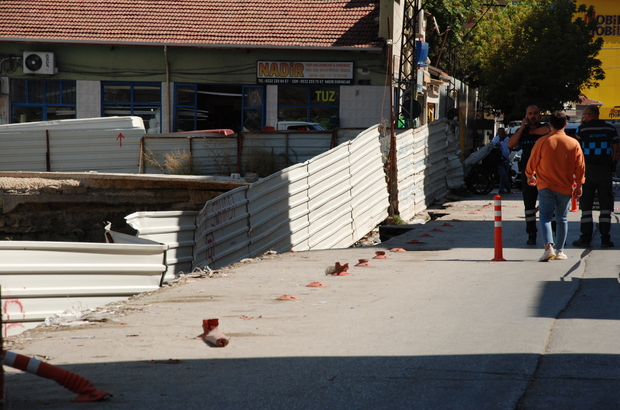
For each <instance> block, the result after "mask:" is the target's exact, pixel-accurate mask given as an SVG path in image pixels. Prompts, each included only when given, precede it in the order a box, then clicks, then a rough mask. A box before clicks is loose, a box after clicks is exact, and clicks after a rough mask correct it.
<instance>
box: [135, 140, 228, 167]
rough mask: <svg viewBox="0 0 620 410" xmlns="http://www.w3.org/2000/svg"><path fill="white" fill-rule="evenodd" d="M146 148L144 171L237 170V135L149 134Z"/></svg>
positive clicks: (145, 142) (145, 143)
mask: <svg viewBox="0 0 620 410" xmlns="http://www.w3.org/2000/svg"><path fill="white" fill-rule="evenodd" d="M143 151H144V155H143V161H142V162H143V171H144V173H147V174H162V173H166V174H173V173H186V174H189V173H191V174H194V175H230V174H231V173H233V172H235V171H236V169H237V138H232V137H222V136H216V135H215V134H214V136H213V137H211V138H206V137H200V138H199V137H196V136H195V135H194V136H192V135H191V134H162V135H158V136H152V135H147V136H145V138H144V146H143ZM190 156H191V164H190ZM190 165H191V168H190Z"/></svg>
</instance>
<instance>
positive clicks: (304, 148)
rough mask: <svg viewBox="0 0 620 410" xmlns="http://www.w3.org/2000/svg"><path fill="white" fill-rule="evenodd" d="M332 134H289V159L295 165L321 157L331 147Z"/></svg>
mask: <svg viewBox="0 0 620 410" xmlns="http://www.w3.org/2000/svg"><path fill="white" fill-rule="evenodd" d="M331 141H332V133H331V132H307V131H305V132H293V133H289V134H288V146H287V152H288V158H289V161H291V163H293V164H297V163H300V162H305V161H307V160H309V159H312V158H314V157H316V156H317V155H321V154H322V153H324V152H325V151H328V150H329V149H330V147H331Z"/></svg>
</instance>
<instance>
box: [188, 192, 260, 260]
mask: <svg viewBox="0 0 620 410" xmlns="http://www.w3.org/2000/svg"><path fill="white" fill-rule="evenodd" d="M247 191H248V187H247V186H242V187H239V188H235V189H233V190H232V191H229V192H226V193H225V194H222V195H219V196H217V197H216V198H214V199H212V200H210V201H207V203H206V204H205V206H204V208H203V209H202V210H201V211H200V213H199V214H198V216H197V219H196V236H195V241H196V244H195V245H194V267H200V268H204V267H205V266H207V265H208V266H209V267H210V268H212V269H217V268H221V267H223V266H227V265H230V264H232V263H235V262H237V261H239V260H241V259H243V258H249V257H250V250H249V245H250V237H249V229H250V220H249V219H250V218H249V214H248V205H247V203H248V200H247Z"/></svg>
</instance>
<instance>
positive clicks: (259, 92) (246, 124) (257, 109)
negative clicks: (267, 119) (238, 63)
mask: <svg viewBox="0 0 620 410" xmlns="http://www.w3.org/2000/svg"><path fill="white" fill-rule="evenodd" d="M263 91H264V88H263V87H250V86H244V87H243V128H244V130H247V131H261V130H262V129H263V122H264V121H263V119H264V105H265V104H264V92H263Z"/></svg>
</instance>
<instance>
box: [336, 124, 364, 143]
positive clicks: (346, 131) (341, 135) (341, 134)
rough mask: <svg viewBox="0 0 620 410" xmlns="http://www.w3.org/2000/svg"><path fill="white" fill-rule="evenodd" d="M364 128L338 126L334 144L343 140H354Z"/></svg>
mask: <svg viewBox="0 0 620 410" xmlns="http://www.w3.org/2000/svg"><path fill="white" fill-rule="evenodd" d="M370 128H373V127H370ZM365 130H366V129H365V128H338V129H337V130H336V146H338V145H340V144H342V143H343V142H347V141H352V140H354V139H355V138H357V136H358V135H360V133H362V132H364V131H365Z"/></svg>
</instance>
